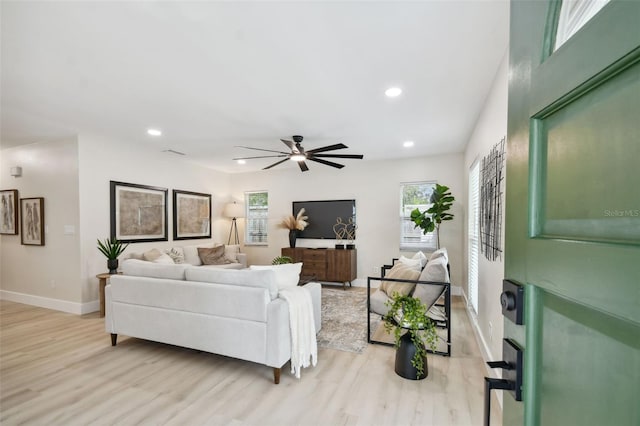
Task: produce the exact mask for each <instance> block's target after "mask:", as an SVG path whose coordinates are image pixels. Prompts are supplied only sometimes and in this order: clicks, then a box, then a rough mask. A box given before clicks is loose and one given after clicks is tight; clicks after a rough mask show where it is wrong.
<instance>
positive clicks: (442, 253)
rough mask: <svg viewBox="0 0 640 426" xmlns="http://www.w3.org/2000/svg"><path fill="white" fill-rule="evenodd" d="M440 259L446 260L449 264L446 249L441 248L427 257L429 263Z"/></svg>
mask: <svg viewBox="0 0 640 426" xmlns="http://www.w3.org/2000/svg"><path fill="white" fill-rule="evenodd" d="M440 257H444V258H445V259H446V263H449V253H447V249H446V247H443V248H441V249H438V250H436V251H434V252H433V253H431V256H429V262H431V261H432V260H436V259H438V258H440ZM429 262H427V263H429Z"/></svg>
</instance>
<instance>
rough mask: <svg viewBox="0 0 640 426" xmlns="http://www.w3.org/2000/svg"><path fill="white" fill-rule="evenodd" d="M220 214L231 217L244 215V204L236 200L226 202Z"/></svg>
mask: <svg viewBox="0 0 640 426" xmlns="http://www.w3.org/2000/svg"><path fill="white" fill-rule="evenodd" d="M222 214H223V215H224V216H225V217H231V218H237V217H244V205H242V204H241V203H238V202H236V201H233V202H231V203H227V204H226V205H225V206H224V211H223V212H222Z"/></svg>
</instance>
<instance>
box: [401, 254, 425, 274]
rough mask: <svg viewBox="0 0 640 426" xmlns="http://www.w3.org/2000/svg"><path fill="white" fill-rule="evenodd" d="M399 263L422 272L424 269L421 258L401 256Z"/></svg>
mask: <svg viewBox="0 0 640 426" xmlns="http://www.w3.org/2000/svg"><path fill="white" fill-rule="evenodd" d="M398 262H399V263H402V264H403V265H405V266H408V267H409V268H413V269H415V270H416V271H418V272H420V271H421V270H422V261H421V260H420V259H409V258H408V257H404V256H400V259H398Z"/></svg>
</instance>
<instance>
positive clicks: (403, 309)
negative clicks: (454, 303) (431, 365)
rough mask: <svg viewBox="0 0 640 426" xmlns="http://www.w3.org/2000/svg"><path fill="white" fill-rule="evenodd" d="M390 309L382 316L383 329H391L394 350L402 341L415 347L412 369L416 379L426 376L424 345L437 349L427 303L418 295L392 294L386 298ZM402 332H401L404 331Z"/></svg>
mask: <svg viewBox="0 0 640 426" xmlns="http://www.w3.org/2000/svg"><path fill="white" fill-rule="evenodd" d="M387 306H388V307H389V311H388V312H387V314H386V315H385V316H384V328H385V330H386V331H387V333H391V331H393V334H394V337H395V346H396V350H398V349H400V348H401V345H402V344H407V345H410V344H411V343H412V344H413V346H414V347H415V352H414V354H413V357H412V359H411V365H413V367H414V368H415V371H416V379H424V378H425V377H427V371H426V370H427V364H426V362H427V348H426V347H425V343H426V344H427V345H429V348H430V349H431V350H432V351H433V350H435V349H436V343H437V340H438V334H437V333H436V327H435V324H434V323H433V322H431V320H430V319H429V317H428V316H427V311H428V309H427V306H426V305H425V304H423V303H422V301H421V300H420V299H418V298H415V297H412V296H403V295H399V294H398V293H394V294H393V297H392V298H391V299H390V300H389V301H387ZM403 332H404V333H403ZM396 372H398V354H397V353H396Z"/></svg>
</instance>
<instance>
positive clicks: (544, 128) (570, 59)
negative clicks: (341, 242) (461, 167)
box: [504, 0, 640, 426]
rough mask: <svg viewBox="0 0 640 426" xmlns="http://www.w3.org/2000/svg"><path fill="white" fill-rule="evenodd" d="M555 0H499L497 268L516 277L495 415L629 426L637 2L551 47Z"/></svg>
mask: <svg viewBox="0 0 640 426" xmlns="http://www.w3.org/2000/svg"><path fill="white" fill-rule="evenodd" d="M559 6H560V2H559V1H552V2H548V1H545V0H540V1H518V0H514V1H512V3H511V38H510V60H509V62H510V64H509V110H508V111H509V112H508V147H507V154H508V160H507V180H506V182H507V206H506V247H505V249H506V252H505V277H506V278H510V279H513V280H515V281H518V282H520V283H522V284H524V285H525V292H526V302H525V303H526V306H525V325H523V326H516V325H515V324H513V323H511V322H510V321H508V320H505V337H510V338H512V339H514V340H515V341H516V342H518V343H519V344H520V345H521V346H522V347H523V348H524V350H525V352H524V353H525V372H524V387H523V392H524V396H523V402H516V401H514V399H513V398H512V397H511V396H510V395H508V394H506V393H505V395H504V424H505V425H520V424H526V425H544V426H547V425H563V426H565V425H640V2H639V1H635V0H634V1H629V0H611V2H610V3H609V4H607V5H606V6H605V7H604V8H603V9H602V10H601V11H600V12H598V13H597V14H596V15H595V16H594V17H593V18H592V19H591V20H590V21H589V22H588V23H587V24H586V25H585V26H584V27H582V28H581V29H580V30H579V31H578V32H577V33H575V34H574V35H573V37H571V38H570V39H569V40H568V41H567V42H566V43H565V44H564V45H562V46H561V47H560V48H559V49H557V50H556V51H553V49H552V46H553V41H554V40H553V39H554V37H555V26H556V25H557V24H556V22H557V16H558V12H559Z"/></svg>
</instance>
